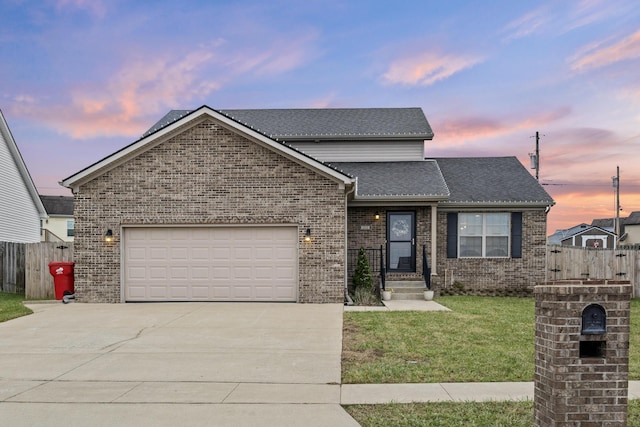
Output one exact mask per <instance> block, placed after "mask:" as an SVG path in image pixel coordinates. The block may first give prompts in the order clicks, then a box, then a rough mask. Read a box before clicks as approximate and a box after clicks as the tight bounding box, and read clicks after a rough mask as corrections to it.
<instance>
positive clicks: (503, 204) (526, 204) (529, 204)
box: [441, 200, 555, 209]
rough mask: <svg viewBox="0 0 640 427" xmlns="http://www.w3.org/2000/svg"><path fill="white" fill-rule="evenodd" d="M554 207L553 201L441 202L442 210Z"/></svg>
mask: <svg viewBox="0 0 640 427" xmlns="http://www.w3.org/2000/svg"><path fill="white" fill-rule="evenodd" d="M553 205H555V202H553V201H545V200H538V201H512V202H510V201H489V202H485V201H468V202H456V201H445V202H442V204H441V206H442V207H443V208H510V209H513V208H520V207H521V208H523V209H524V208H528V209H543V208H549V207H551V206H553Z"/></svg>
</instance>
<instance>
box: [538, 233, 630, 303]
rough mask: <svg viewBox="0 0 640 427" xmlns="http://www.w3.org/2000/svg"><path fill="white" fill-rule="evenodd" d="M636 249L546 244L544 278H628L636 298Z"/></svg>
mask: <svg viewBox="0 0 640 427" xmlns="http://www.w3.org/2000/svg"><path fill="white" fill-rule="evenodd" d="M639 276H640V250H637V249H617V250H613V249H588V248H578V247H573V246H555V245H553V246H552V245H550V246H547V271H546V280H547V281H551V280H567V279H611V280H629V281H630V282H631V285H633V296H634V298H637V297H640V277H639Z"/></svg>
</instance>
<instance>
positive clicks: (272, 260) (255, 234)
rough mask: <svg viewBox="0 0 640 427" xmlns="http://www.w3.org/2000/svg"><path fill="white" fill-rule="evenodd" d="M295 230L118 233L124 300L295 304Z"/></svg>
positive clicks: (196, 229) (175, 229) (168, 229)
mask: <svg viewBox="0 0 640 427" xmlns="http://www.w3.org/2000/svg"><path fill="white" fill-rule="evenodd" d="M297 253H298V251H297V228H296V227H206V228H205V227H203V228H200V227H162V228H147V227H145V228H125V229H124V289H125V292H124V293H125V300H126V301H296V296H297V282H298V280H297V278H298V273H297V271H298V269H297V266H298V256H297Z"/></svg>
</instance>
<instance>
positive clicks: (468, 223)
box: [458, 214, 482, 236]
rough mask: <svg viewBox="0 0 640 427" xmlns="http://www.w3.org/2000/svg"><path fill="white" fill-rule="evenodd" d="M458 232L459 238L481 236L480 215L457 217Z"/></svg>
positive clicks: (461, 215)
mask: <svg viewBox="0 0 640 427" xmlns="http://www.w3.org/2000/svg"><path fill="white" fill-rule="evenodd" d="M458 232H459V234H460V235H461V236H482V214H460V215H458Z"/></svg>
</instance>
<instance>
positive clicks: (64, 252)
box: [0, 242, 73, 299]
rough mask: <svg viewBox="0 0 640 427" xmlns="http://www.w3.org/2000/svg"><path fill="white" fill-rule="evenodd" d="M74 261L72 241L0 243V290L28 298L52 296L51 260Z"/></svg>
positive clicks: (50, 297) (49, 297)
mask: <svg viewBox="0 0 640 427" xmlns="http://www.w3.org/2000/svg"><path fill="white" fill-rule="evenodd" d="M53 261H73V243H71V242H51V243H49V242H47V243H13V242H0V291H2V292H8V293H16V294H18V293H19V294H21V293H24V294H25V297H26V298H27V299H53V298H54V289H53V277H52V276H51V274H50V273H49V263H50V262H53Z"/></svg>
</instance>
